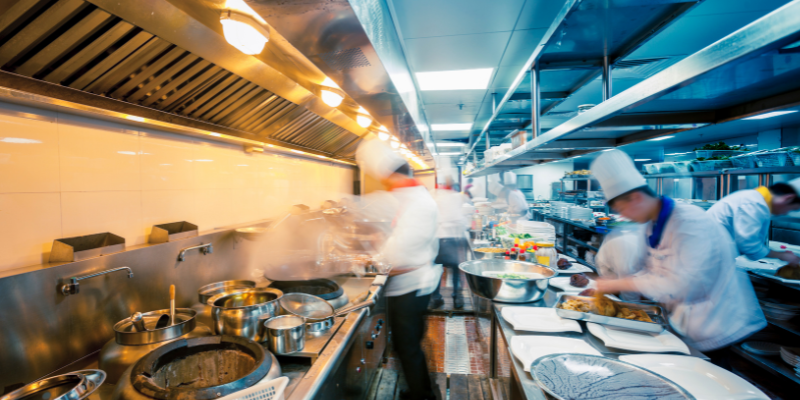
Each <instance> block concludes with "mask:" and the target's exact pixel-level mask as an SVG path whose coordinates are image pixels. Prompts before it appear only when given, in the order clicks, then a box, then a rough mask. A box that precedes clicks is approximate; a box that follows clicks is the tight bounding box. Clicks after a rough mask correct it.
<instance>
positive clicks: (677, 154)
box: [664, 151, 693, 156]
mask: <svg viewBox="0 0 800 400" xmlns="http://www.w3.org/2000/svg"><path fill="white" fill-rule="evenodd" d="M689 153H693V152H692V151H687V152H686V153H669V154H664V155H665V156H680V155H684V154H689Z"/></svg>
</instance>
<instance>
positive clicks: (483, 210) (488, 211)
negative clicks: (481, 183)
mask: <svg viewBox="0 0 800 400" xmlns="http://www.w3.org/2000/svg"><path fill="white" fill-rule="evenodd" d="M475 209H476V210H478V214H481V215H494V207H492V205H491V204H490V203H484V204H480V205H475Z"/></svg>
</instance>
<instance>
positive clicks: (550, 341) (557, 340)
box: [511, 335, 602, 372]
mask: <svg viewBox="0 0 800 400" xmlns="http://www.w3.org/2000/svg"><path fill="white" fill-rule="evenodd" d="M511 353H512V354H514V357H517V359H518V360H519V361H520V362H521V363H522V365H523V367H524V368H523V369H524V370H525V371H527V372H531V364H533V362H534V361H536V359H538V358H540V357H544V356H547V355H551V354H559V353H573V354H591V355H595V356H601V355H602V354H600V352H599V351H597V349H595V348H594V347H592V345H590V344H589V343H586V342H585V341H584V340H582V339H571V338H565V337H559V336H524V335H517V336H514V337H512V338H511Z"/></svg>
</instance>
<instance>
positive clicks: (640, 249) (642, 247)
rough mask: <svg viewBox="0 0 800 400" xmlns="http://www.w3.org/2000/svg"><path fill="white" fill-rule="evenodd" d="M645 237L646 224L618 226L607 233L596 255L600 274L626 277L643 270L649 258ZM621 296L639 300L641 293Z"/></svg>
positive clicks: (610, 276) (627, 293) (621, 296)
mask: <svg viewBox="0 0 800 400" xmlns="http://www.w3.org/2000/svg"><path fill="white" fill-rule="evenodd" d="M643 237H644V225H633V226H626V227H622V228H617V229H614V230H612V231H611V233H609V234H608V235H606V237H605V238H604V239H603V244H602V245H601V246H600V250H599V251H598V252H597V257H595V262H596V264H597V271H598V272H599V273H600V276H602V277H609V278H624V277H627V276H631V275H633V274H635V273H637V272H639V271H641V270H642V269H643V268H644V265H645V260H646V258H647V249H646V244H645V241H644V240H643V239H642V238H643ZM620 298H622V299H623V300H631V301H635V300H639V294H638V293H634V292H623V293H620Z"/></svg>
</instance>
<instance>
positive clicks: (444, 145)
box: [436, 142, 467, 147]
mask: <svg viewBox="0 0 800 400" xmlns="http://www.w3.org/2000/svg"><path fill="white" fill-rule="evenodd" d="M436 145H437V146H439V147H464V146H466V145H467V144H466V143H457V142H436Z"/></svg>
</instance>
